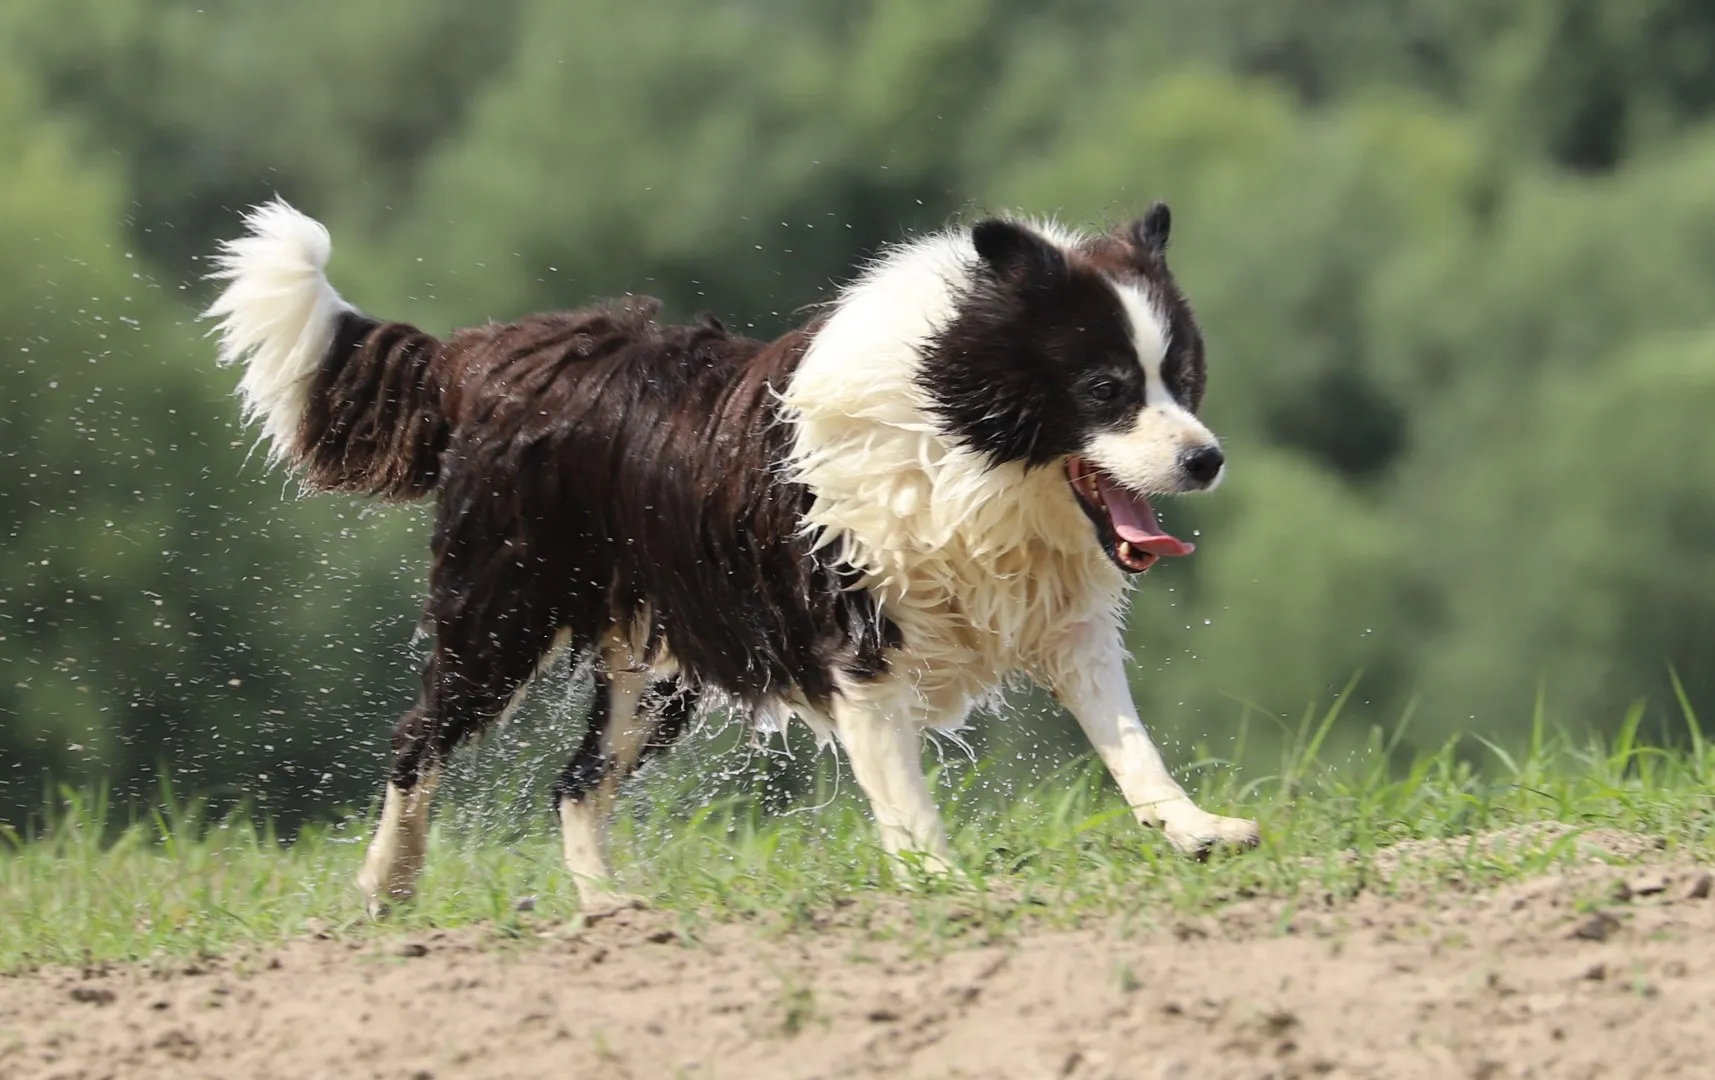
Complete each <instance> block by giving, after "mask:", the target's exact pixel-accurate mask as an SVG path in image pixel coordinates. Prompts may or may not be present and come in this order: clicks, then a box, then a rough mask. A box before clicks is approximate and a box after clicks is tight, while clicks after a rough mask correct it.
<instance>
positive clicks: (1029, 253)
mask: <svg viewBox="0 0 1715 1080" xmlns="http://www.w3.org/2000/svg"><path fill="white" fill-rule="evenodd" d="M971 243H973V244H975V245H976V249H977V255H978V256H979V257H981V258H982V260H983V262H985V263H987V264H988V265H989V266H990V267H991V268H992V269H993V270H994V272H995V273H996V274H998V275H1000V276H1001V277H1003V278H1012V277H1024V278H1038V279H1041V278H1054V277H1056V276H1058V275H1060V274H1062V273H1064V272H1065V270H1066V255H1065V253H1064V252H1062V251H1061V250H1060V249H1059V248H1057V247H1055V246H1054V245H1053V244H1051V243H1049V242H1048V241H1047V240H1044V239H1043V238H1042V237H1040V236H1038V235H1036V233H1034V232H1032V231H1031V230H1030V229H1028V228H1026V227H1024V226H1023V225H1020V224H1018V223H1017V222H1013V221H1002V220H1001V219H1000V218H989V219H988V220H986V221H979V222H977V223H976V225H975V226H973V227H972V228H971Z"/></svg>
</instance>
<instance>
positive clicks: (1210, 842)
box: [1161, 806, 1262, 857]
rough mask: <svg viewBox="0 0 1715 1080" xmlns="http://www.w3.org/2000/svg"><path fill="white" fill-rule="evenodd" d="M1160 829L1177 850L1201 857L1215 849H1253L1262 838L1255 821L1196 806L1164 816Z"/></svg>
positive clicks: (1184, 853)
mask: <svg viewBox="0 0 1715 1080" xmlns="http://www.w3.org/2000/svg"><path fill="white" fill-rule="evenodd" d="M1161 831H1162V834H1163V835H1165V836H1166V837H1167V842H1168V843H1169V844H1172V845H1173V847H1174V849H1175V850H1176V851H1178V852H1180V853H1181V854H1183V855H1195V856H1199V857H1201V856H1204V855H1207V854H1209V853H1210V852H1211V851H1213V850H1215V849H1216V848H1223V847H1225V848H1253V847H1256V846H1257V844H1258V843H1260V842H1261V841H1262V834H1261V833H1260V832H1258V831H1257V825H1256V822H1254V821H1250V820H1247V819H1245V818H1231V817H1221V816H1220V815H1219V814H1211V813H1208V812H1207V811H1204V810H1200V809H1198V808H1197V807H1195V806H1193V807H1190V808H1188V809H1186V810H1183V811H1180V812H1178V813H1175V814H1173V815H1172V816H1171V817H1167V816H1165V815H1164V817H1163V821H1162V825H1161Z"/></svg>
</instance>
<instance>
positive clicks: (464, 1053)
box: [0, 835, 1715, 1080]
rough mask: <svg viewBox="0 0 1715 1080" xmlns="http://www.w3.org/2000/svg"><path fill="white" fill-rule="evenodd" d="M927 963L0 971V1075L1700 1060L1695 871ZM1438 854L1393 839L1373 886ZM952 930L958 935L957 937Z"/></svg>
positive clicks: (483, 943) (692, 947) (1108, 1070)
mask: <svg viewBox="0 0 1715 1080" xmlns="http://www.w3.org/2000/svg"><path fill="white" fill-rule="evenodd" d="M1608 839H1609V840H1611V841H1612V843H1611V844H1608V843H1606V842H1605V841H1603V840H1602V839H1601V838H1600V837H1596V838H1594V840H1595V841H1596V843H1597V845H1598V847H1607V848H1610V849H1612V853H1613V854H1615V855H1620V856H1624V857H1629V858H1637V857H1638V856H1639V855H1640V854H1642V855H1643V862H1642V863H1638V864H1633V865H1630V866H1625V867H1617V866H1608V865H1604V864H1601V863H1599V862H1588V863H1584V864H1581V865H1580V866H1578V867H1577V868H1575V869H1573V870H1571V871H1569V872H1565V873H1559V874H1556V875H1554V876H1552V877H1542V878H1536V879H1531V880H1525V881H1522V882H1517V883H1513V884H1509V885H1506V886H1503V887H1500V888H1496V889H1489V890H1480V891H1466V890H1463V889H1461V888H1459V887H1458V886H1457V885H1454V886H1445V885H1443V886H1440V887H1434V888H1430V887H1416V888H1402V889H1400V890H1398V891H1397V892H1396V893H1394V894H1389V895H1383V894H1382V893H1387V892H1388V889H1387V887H1386V884H1385V882H1383V883H1381V889H1380V893H1378V890H1377V888H1375V887H1372V888H1370V889H1366V890H1365V891H1363V892H1361V893H1359V895H1357V896H1356V897H1355V898H1345V899H1342V898H1335V897H1331V896H1330V897H1323V898H1320V899H1319V898H1317V897H1314V896H1310V897H1301V898H1299V899H1298V900H1295V901H1292V902H1287V901H1283V900H1262V899H1254V900H1248V901H1243V902H1241V903H1239V904H1236V905H1234V906H1232V907H1230V908H1228V909H1225V910H1223V911H1222V912H1220V913H1219V914H1217V915H1210V916H1204V917H1200V918H1196V919H1187V920H1177V919H1167V920H1164V921H1163V923H1162V924H1161V925H1157V926H1153V927H1150V928H1143V929H1140V928H1139V926H1138V925H1137V923H1136V922H1135V921H1132V922H1127V923H1124V924H1122V922H1121V921H1119V920H1113V921H1103V922H1100V923H1097V924H1091V925H1086V926H1084V927H1081V928H1079V929H1075V930H1042V931H1039V932H1029V931H1026V932H1017V933H1011V934H1008V935H1007V936H1005V937H1004V938H1003V939H1001V940H994V941H982V940H975V939H976V938H977V937H978V936H979V935H977V934H975V933H972V934H969V935H966V938H961V939H955V940H952V941H942V942H937V943H927V942H925V941H924V939H923V937H922V936H921V935H920V934H918V933H916V932H897V931H901V930H902V928H901V926H900V925H899V923H898V920H897V919H896V918H893V917H892V916H890V915H888V914H887V911H888V908H887V907H886V906H885V905H883V906H881V907H878V908H876V909H875V910H874V911H872V912H869V913H868V914H867V915H865V916H861V917H860V916H857V915H854V914H852V913H842V914H841V915H839V916H838V917H836V918H834V919H832V920H830V921H829V924H828V925H827V927H826V928H825V929H823V930H820V931H817V932H815V933H792V934H783V933H779V932H776V931H771V930H769V929H768V928H765V927H757V926H745V925H737V924H724V925H714V926H705V927H701V928H697V929H692V930H690V931H689V932H688V936H687V931H686V929H685V927H684V924H682V923H681V921H680V920H679V919H678V918H677V917H676V916H673V915H670V914H666V913H660V912H640V911H633V912H622V913H620V914H618V915H616V916H613V917H611V918H609V919H605V920H601V921H599V922H597V923H595V924H593V925H590V926H586V927H581V928H564V927H556V928H545V929H544V930H543V932H542V936H540V937H538V938H535V939H533V940H529V941H523V942H517V941H511V942H509V941H505V940H502V939H500V938H499V937H497V936H496V935H494V934H493V933H488V932H484V933H477V932H469V933H439V934H431V935H427V936H417V937H412V938H408V939H407V938H397V937H395V938H390V939H383V940H371V941H349V940H339V939H336V938H329V937H312V938H307V939H304V940H299V941H296V942H292V943H290V944H288V945H286V946H284V947H282V948H280V949H279V950H278V951H275V952H269V953H263V954H259V955H256V956H251V957H245V958H234V959H229V960H225V961H221V962H219V963H212V964H206V965H202V966H195V967H190V968H186V967H184V966H183V965H180V966H178V967H177V968H176V969H173V970H166V969H150V968H143V967H109V968H99V969H90V970H84V971H78V970H64V969H59V970H51V971H43V972H38V973H34V974H30V975H19V976H12V977H6V978H0V1076H5V1077H8V1078H15V1080H35V1078H47V1077H55V1078H66V1080H71V1078H91V1080H93V1078H98V1077H112V1078H127V1077H155V1076H174V1077H222V1078H226V1077H258V1078H272V1077H292V1078H317V1077H328V1078H334V1077H338V1078H342V1080H344V1078H353V1077H382V1078H389V1080H392V1078H401V1080H406V1078H409V1080H429V1078H447V1077H539V1076H550V1075H551V1076H557V1077H580V1078H584V1077H587V1078H606V1077H615V1078H626V1077H630V1078H639V1080H641V1078H649V1077H688V1078H711V1077H723V1078H731V1077H745V1078H752V1077H793V1078H809V1077H826V1078H834V1077H879V1076H887V1077H997V1078H998V1077H1016V1078H1027V1077H1072V1078H1097V1077H1116V1078H1119V1077H1123V1078H1133V1077H1145V1078H1154V1077H1187V1078H1189V1077H1197V1078H1218V1077H1246V1078H1261V1077H1273V1078H1280V1080H1285V1078H1289V1077H1319V1076H1328V1077H1359V1076H1362V1077H1389V1078H1407V1077H1436V1078H1442V1077H1478V1078H1491V1080H1498V1078H1501V1077H1527V1076H1528V1077H1557V1078H1560V1077H1570V1078H1580V1077H1598V1076H1600V1077H1646V1076H1647V1077H1668V1076H1687V1077H1690V1076H1706V1075H1709V1070H1710V1062H1711V1061H1712V1060H1715V1025H1712V1024H1711V1023H1710V1011H1709V1010H1710V1008H1711V1003H1712V1002H1715V897H1711V895H1710V893H1711V884H1712V879H1711V877H1710V875H1709V874H1708V872H1707V871H1706V870H1704V869H1703V868H1702V867H1700V866H1696V865H1692V864H1690V863H1687V862H1683V861H1679V860H1674V859H1669V858H1666V857H1662V856H1652V855H1650V854H1648V851H1649V845H1648V843H1647V842H1645V843H1642V844H1639V843H1637V842H1636V840H1635V838H1631V837H1627V836H1625V835H1617V836H1615V837H1611V838H1608ZM1428 854H1432V852H1431V851H1430V849H1427V848H1426V849H1423V850H1421V851H1415V852H1414V851H1412V850H1402V851H1398V852H1397V853H1396V855H1395V856H1394V857H1393V858H1394V860H1395V862H1394V863H1393V866H1394V867H1395V868H1397V867H1398V866H1401V865H1405V864H1407V863H1409V862H1410V861H1411V859H1412V858H1413V857H1414V856H1416V857H1422V856H1425V855H1428ZM967 938H968V940H967Z"/></svg>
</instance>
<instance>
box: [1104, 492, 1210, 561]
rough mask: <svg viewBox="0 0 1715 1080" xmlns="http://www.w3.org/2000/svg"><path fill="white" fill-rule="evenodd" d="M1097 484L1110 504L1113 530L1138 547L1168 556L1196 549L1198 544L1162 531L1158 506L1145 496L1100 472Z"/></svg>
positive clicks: (1134, 546)
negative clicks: (1134, 492) (1156, 511)
mask: <svg viewBox="0 0 1715 1080" xmlns="http://www.w3.org/2000/svg"><path fill="white" fill-rule="evenodd" d="M1096 486H1097V488H1098V489H1100V491H1101V493H1102V501H1103V502H1104V503H1107V505H1108V517H1109V518H1110V519H1111V520H1112V521H1113V523H1114V532H1115V533H1116V534H1117V535H1118V536H1119V538H1120V539H1121V540H1124V541H1125V542H1126V543H1128V544H1130V545H1131V546H1132V547H1133V548H1135V549H1136V550H1138V551H1146V552H1148V553H1149V554H1151V555H1165V556H1175V555H1189V554H1191V553H1192V552H1193V551H1195V550H1197V545H1195V544H1187V543H1186V542H1185V541H1183V540H1181V539H1179V538H1178V537H1177V536H1169V535H1167V533H1165V532H1163V531H1162V528H1161V522H1159V521H1157V520H1156V519H1155V507H1153V506H1151V505H1149V500H1148V499H1146V498H1144V497H1143V496H1142V495H1134V494H1132V493H1131V492H1129V491H1127V490H1125V489H1124V488H1121V487H1118V486H1116V485H1114V484H1112V483H1110V482H1109V481H1108V478H1107V477H1106V476H1104V475H1103V474H1101V473H1099V472H1098V473H1096Z"/></svg>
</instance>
